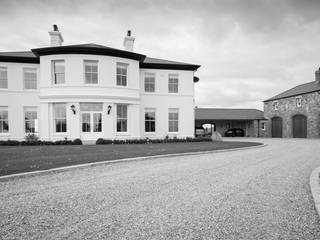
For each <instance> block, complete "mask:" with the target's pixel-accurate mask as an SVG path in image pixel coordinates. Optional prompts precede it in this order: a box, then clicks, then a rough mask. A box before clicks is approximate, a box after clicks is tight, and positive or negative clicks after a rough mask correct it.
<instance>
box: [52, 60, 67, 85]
mask: <svg viewBox="0 0 320 240" xmlns="http://www.w3.org/2000/svg"><path fill="white" fill-rule="evenodd" d="M55 63H63V66H64V71H63V72H56V71H55ZM51 72H52V84H53V85H63V84H65V83H66V63H65V60H64V59H55V60H51ZM56 74H63V82H60V83H57V82H56Z"/></svg>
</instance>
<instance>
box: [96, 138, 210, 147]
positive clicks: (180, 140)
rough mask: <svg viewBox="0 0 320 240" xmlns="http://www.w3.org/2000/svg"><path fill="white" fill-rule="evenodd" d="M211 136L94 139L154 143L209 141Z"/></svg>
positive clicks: (104, 142)
mask: <svg viewBox="0 0 320 240" xmlns="http://www.w3.org/2000/svg"><path fill="white" fill-rule="evenodd" d="M211 141H212V139H211V137H197V138H191V137H187V138H164V139H149V138H143V139H127V140H117V139H115V140H111V139H103V138H99V139H98V140H97V141H96V144H97V145H102V144H154V143H180V142H184V143H185V142H211Z"/></svg>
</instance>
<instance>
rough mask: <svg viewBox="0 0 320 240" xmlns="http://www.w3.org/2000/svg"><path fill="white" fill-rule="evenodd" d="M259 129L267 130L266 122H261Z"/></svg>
mask: <svg viewBox="0 0 320 240" xmlns="http://www.w3.org/2000/svg"><path fill="white" fill-rule="evenodd" d="M261 130H262V131H266V130H267V124H266V123H265V122H262V123H261Z"/></svg>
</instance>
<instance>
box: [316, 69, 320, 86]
mask: <svg viewBox="0 0 320 240" xmlns="http://www.w3.org/2000/svg"><path fill="white" fill-rule="evenodd" d="M316 83H318V84H320V68H319V69H318V70H317V71H316Z"/></svg>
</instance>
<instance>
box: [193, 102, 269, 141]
mask: <svg viewBox="0 0 320 240" xmlns="http://www.w3.org/2000/svg"><path fill="white" fill-rule="evenodd" d="M206 125H209V126H212V127H211V128H210V129H212V131H217V132H219V133H220V134H221V135H222V136H223V135H224V133H225V132H226V131H227V130H228V129H231V128H240V129H243V130H244V133H245V136H246V137H264V136H266V132H265V129H266V121H265V118H264V116H263V112H262V111H260V110H258V109H231V108H196V110H195V127H196V135H199V134H200V133H201V132H202V131H204V130H205V128H206V127H205V126H206ZM197 133H198V134H197Z"/></svg>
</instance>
